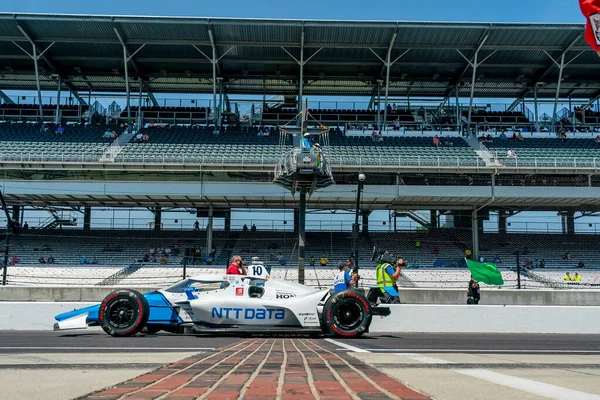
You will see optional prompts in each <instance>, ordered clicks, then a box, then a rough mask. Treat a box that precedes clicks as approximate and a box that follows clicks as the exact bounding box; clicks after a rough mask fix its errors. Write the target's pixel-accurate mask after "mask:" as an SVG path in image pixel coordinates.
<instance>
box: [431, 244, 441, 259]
mask: <svg viewBox="0 0 600 400" xmlns="http://www.w3.org/2000/svg"><path fill="white" fill-rule="evenodd" d="M432 251H433V254H434V255H435V256H436V257H437V256H438V255H439V254H440V249H439V248H438V247H437V246H435V247H434V248H433V250H432Z"/></svg>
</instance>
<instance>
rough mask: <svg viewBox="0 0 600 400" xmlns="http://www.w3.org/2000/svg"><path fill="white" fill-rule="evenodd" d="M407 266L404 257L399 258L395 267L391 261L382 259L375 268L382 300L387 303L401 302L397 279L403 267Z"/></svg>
mask: <svg viewBox="0 0 600 400" xmlns="http://www.w3.org/2000/svg"><path fill="white" fill-rule="evenodd" d="M404 266H406V263H405V262H404V260H403V259H401V258H398V259H397V260H396V263H395V268H394V267H392V264H390V263H389V262H384V261H381V262H380V263H379V264H378V265H377V269H376V270H375V274H376V278H377V286H378V287H379V290H381V302H382V303H385V304H400V294H399V293H398V286H397V285H396V281H397V280H398V278H400V272H401V270H402V267H404Z"/></svg>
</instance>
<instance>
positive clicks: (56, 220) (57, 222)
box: [38, 208, 77, 229]
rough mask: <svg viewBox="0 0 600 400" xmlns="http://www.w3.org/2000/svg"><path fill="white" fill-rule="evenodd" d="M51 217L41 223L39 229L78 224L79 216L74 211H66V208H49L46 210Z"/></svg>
mask: <svg viewBox="0 0 600 400" xmlns="http://www.w3.org/2000/svg"><path fill="white" fill-rule="evenodd" d="M45 211H46V212H47V213H49V214H50V217H48V218H47V219H45V220H44V221H42V222H41V223H40V225H39V226H38V229H56V228H59V227H62V226H77V218H75V217H74V212H70V211H69V212H67V213H66V214H65V213H64V210H60V209H52V208H47V209H46V210H45Z"/></svg>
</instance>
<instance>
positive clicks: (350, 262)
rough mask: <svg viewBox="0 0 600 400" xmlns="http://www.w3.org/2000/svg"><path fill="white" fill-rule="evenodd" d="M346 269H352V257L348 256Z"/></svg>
mask: <svg viewBox="0 0 600 400" xmlns="http://www.w3.org/2000/svg"><path fill="white" fill-rule="evenodd" d="M347 265H348V268H350V269H352V268H354V257H352V255H350V257H348V263H347Z"/></svg>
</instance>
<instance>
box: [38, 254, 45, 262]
mask: <svg viewBox="0 0 600 400" xmlns="http://www.w3.org/2000/svg"><path fill="white" fill-rule="evenodd" d="M38 262H39V263H40V264H46V259H45V258H44V256H40V258H38Z"/></svg>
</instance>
